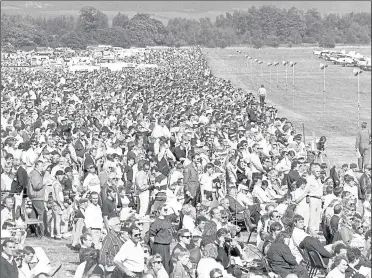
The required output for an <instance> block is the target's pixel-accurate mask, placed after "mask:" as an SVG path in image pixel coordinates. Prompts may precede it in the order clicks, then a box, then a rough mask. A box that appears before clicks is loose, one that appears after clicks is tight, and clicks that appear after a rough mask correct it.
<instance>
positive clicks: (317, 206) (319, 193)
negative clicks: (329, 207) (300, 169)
mask: <svg viewBox="0 0 372 278" xmlns="http://www.w3.org/2000/svg"><path fill="white" fill-rule="evenodd" d="M310 171H311V175H310V176H309V177H308V178H307V179H306V183H307V185H308V186H309V193H308V195H307V196H308V197H307V202H308V203H309V204H310V218H309V224H308V225H307V227H308V229H309V231H311V232H312V233H314V234H317V233H318V232H319V224H320V220H321V213H322V197H323V184H322V182H321V180H320V173H321V169H320V165H319V164H317V163H314V164H312V165H311V166H310Z"/></svg>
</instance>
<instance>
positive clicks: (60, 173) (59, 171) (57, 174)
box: [56, 170, 65, 182]
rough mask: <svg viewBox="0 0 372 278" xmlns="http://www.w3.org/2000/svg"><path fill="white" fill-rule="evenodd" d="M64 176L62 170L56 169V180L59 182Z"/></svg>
mask: <svg viewBox="0 0 372 278" xmlns="http://www.w3.org/2000/svg"><path fill="white" fill-rule="evenodd" d="M64 176H65V173H63V171H62V170H58V171H57V172H56V179H57V180H58V181H60V182H61V181H62V180H63V178H64Z"/></svg>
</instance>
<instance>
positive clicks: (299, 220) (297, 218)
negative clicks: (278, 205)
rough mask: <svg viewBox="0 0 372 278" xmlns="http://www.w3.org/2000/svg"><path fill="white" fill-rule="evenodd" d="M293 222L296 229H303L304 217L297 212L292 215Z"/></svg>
mask: <svg viewBox="0 0 372 278" xmlns="http://www.w3.org/2000/svg"><path fill="white" fill-rule="evenodd" d="M293 223H294V226H295V227H296V228H298V229H301V230H303V229H304V227H305V221H304V218H303V217H302V216H301V215H299V214H295V215H294V216H293Z"/></svg>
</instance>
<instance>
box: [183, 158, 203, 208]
mask: <svg viewBox="0 0 372 278" xmlns="http://www.w3.org/2000/svg"><path fill="white" fill-rule="evenodd" d="M191 161H192V162H191V163H190V164H189V165H187V166H185V169H184V172H183V186H184V190H185V195H186V196H187V197H188V198H190V201H191V202H192V204H193V205H195V204H196V203H197V198H198V196H197V193H198V192H200V185H199V174H198V170H197V169H198V166H197V164H198V163H200V162H201V158H200V155H198V154H193V155H191Z"/></svg>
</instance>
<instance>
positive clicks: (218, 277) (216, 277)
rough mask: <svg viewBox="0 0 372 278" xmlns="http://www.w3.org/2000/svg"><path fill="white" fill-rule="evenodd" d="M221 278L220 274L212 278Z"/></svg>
mask: <svg viewBox="0 0 372 278" xmlns="http://www.w3.org/2000/svg"><path fill="white" fill-rule="evenodd" d="M222 277H223V275H222V274H221V275H216V276H213V278H222Z"/></svg>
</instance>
